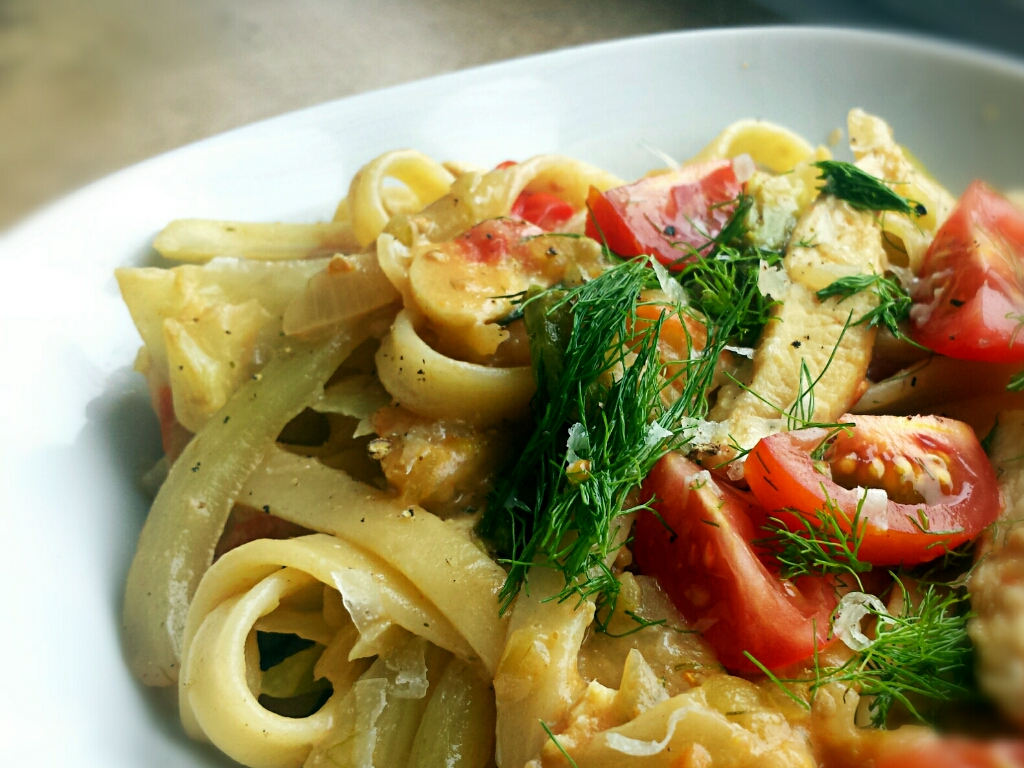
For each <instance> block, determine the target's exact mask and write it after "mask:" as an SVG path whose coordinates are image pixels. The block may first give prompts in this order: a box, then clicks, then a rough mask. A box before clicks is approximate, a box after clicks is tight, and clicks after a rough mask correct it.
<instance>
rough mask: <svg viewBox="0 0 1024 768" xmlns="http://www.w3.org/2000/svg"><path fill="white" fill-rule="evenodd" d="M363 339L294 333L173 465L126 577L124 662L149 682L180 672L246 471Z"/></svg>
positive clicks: (165, 681) (354, 333)
mask: <svg viewBox="0 0 1024 768" xmlns="http://www.w3.org/2000/svg"><path fill="white" fill-rule="evenodd" d="M364 338H365V333H364V332H363V331H361V330H356V329H354V328H347V329H345V330H342V331H339V332H338V333H337V334H336V335H335V336H334V337H333V338H331V339H329V340H328V341H327V342H323V341H320V342H318V343H310V344H307V343H300V342H296V343H294V344H293V345H292V346H290V347H288V348H287V351H284V350H282V352H281V353H280V354H279V355H278V356H277V357H276V358H275V359H274V360H272V361H271V362H270V363H268V364H267V366H266V367H265V368H264V369H263V372H262V373H261V374H260V375H259V376H258V377H253V379H251V380H249V381H248V382H246V383H245V384H244V385H243V386H242V387H241V388H240V389H239V390H238V391H237V392H235V393H234V395H233V396H232V397H231V399H230V400H229V401H228V403H227V405H225V406H224V408H223V409H221V410H220V411H219V412H218V413H217V415H216V416H215V417H214V418H213V419H211V420H210V421H209V422H207V424H206V426H205V427H204V428H203V429H202V430H201V431H200V432H199V433H198V434H197V435H196V436H195V437H194V438H193V439H192V441H191V442H190V443H189V444H188V446H187V447H186V448H185V450H184V451H183V452H182V454H181V456H180V457H179V458H178V460H177V461H176V462H175V463H174V465H173V466H172V467H171V470H170V473H169V474H168V476H167V480H166V481H165V482H164V484H163V486H161V488H160V492H159V493H158V494H157V497H156V499H155V500H154V501H153V506H152V507H151V508H150V511H149V517H147V518H146V524H145V526H143V529H142V533H141V535H140V536H139V543H138V547H137V548H136V550H135V558H134V559H133V560H132V565H131V568H130V569H129V570H128V582H127V584H126V586H125V596H124V614H123V625H124V632H125V655H126V656H127V657H128V664H129V666H130V667H131V669H132V672H134V673H135V675H136V676H138V677H139V679H141V680H142V682H144V683H146V684H147V685H169V684H170V683H173V682H174V681H175V680H177V679H178V672H179V666H180V655H181V647H182V646H181V638H182V635H183V633H184V630H185V623H186V618H187V616H188V610H189V603H190V602H191V600H192V596H193V594H194V593H195V591H196V589H197V587H198V585H199V581H200V579H201V578H202V576H203V574H204V573H205V571H206V570H207V568H208V567H209V565H210V563H211V562H212V561H213V551H214V548H215V547H216V545H217V540H218V539H219V538H220V535H221V533H222V532H223V530H224V524H225V522H226V521H227V517H228V514H229V513H230V511H231V507H232V505H233V504H234V501H235V499H236V498H237V496H238V493H239V491H240V490H241V488H242V486H243V484H244V483H245V479H246V477H248V476H249V474H250V473H251V472H252V470H253V469H255V468H256V467H257V466H258V465H259V463H260V461H261V460H262V459H263V456H264V452H265V451H266V449H267V447H268V446H270V445H273V440H274V438H275V437H276V436H277V435H278V434H279V433H280V432H281V430H282V429H283V428H284V425H285V424H287V423H288V422H289V421H290V420H291V419H292V418H294V417H295V416H296V415H297V414H298V413H300V412H301V411H302V409H303V408H305V407H306V406H308V405H311V404H312V403H314V402H316V400H317V399H319V396H320V393H321V392H322V387H323V384H324V382H326V381H327V379H329V378H330V376H331V374H332V373H333V372H334V371H335V369H337V367H338V366H339V365H340V364H341V362H342V361H343V360H344V359H345V358H347V357H348V356H349V355H350V354H351V352H352V350H354V349H355V348H356V347H357V346H359V343H360V342H362V340H363V339H364Z"/></svg>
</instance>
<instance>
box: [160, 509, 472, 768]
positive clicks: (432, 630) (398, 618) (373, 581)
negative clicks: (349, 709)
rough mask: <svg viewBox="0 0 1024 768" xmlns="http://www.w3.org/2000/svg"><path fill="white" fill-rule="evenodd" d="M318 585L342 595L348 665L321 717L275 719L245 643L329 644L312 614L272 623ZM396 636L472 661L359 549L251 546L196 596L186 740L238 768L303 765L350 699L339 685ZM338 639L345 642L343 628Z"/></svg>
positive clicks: (447, 625) (447, 626) (217, 569)
mask: <svg viewBox="0 0 1024 768" xmlns="http://www.w3.org/2000/svg"><path fill="white" fill-rule="evenodd" d="M424 514H426V513H424ZM321 582H322V583H323V584H324V585H325V586H326V587H329V588H330V589H332V590H337V592H338V593H340V595H341V599H342V600H343V601H344V606H345V609H346V610H347V611H348V613H349V615H350V617H351V624H353V625H354V626H355V629H356V630H357V632H358V640H357V641H356V642H355V643H354V644H353V645H351V646H348V645H346V648H347V649H348V653H347V654H345V656H347V658H348V661H347V662H346V661H345V659H344V658H343V657H342V656H341V654H334V659H333V662H334V665H335V666H336V665H337V664H338V663H341V664H349V665H354V666H353V668H352V669H349V670H345V669H342V670H340V672H339V671H337V670H336V671H335V673H334V674H333V675H331V677H332V683H334V684H335V686H336V689H335V691H334V694H333V696H332V700H331V701H329V702H328V704H327V705H325V706H324V707H322V708H321V709H320V710H319V711H318V712H316V713H315V714H313V715H310V716H308V717H305V718H289V717H282V716H280V715H277V714H275V713H273V712H270V711H269V710H267V709H265V708H264V707H263V706H262V705H261V704H260V703H259V701H258V699H257V695H258V682H255V683H254V670H253V666H254V661H255V660H254V659H252V658H249V659H248V660H247V658H246V643H247V640H248V638H249V637H250V636H251V633H252V631H253V630H254V629H256V628H260V629H271V630H275V631H281V630H285V631H294V632H296V634H300V636H307V635H316V636H317V637H315V638H311V639H318V641H320V642H324V641H325V640H327V642H325V643H324V644H325V645H329V644H330V640H328V639H327V638H326V637H325V636H323V634H322V633H323V632H324V631H325V630H326V629H328V628H329V625H328V624H327V623H326V622H321V623H320V626H314V625H315V623H316V622H312V621H311V620H310V619H311V618H312V617H313V616H315V612H309V611H305V612H296V611H287V610H286V609H282V610H281V613H282V614H283V616H281V617H280V618H279V619H278V621H277V622H274V621H273V619H274V618H275V616H277V614H275V610H276V609H277V608H278V606H279V605H280V603H281V601H282V600H283V599H285V598H288V597H290V596H293V595H295V594H296V593H298V592H300V591H302V590H305V589H308V588H309V587H310V586H315V585H316V584H317V583H321ZM325 602H326V601H325ZM302 614H306V615H305V616H302ZM264 617H266V618H264ZM297 617H301V618H299V619H298V620H296V618H297ZM289 619H290V621H289ZM268 620H270V621H268ZM397 628H402V629H404V630H406V631H408V632H410V633H412V634H414V635H418V636H420V637H423V638H424V639H426V640H428V641H429V642H431V643H433V644H434V645H436V646H438V647H441V648H445V649H447V650H450V651H452V652H453V653H455V654H457V655H459V656H461V657H463V658H467V657H473V655H474V654H473V650H472V648H471V647H470V646H469V644H468V643H467V642H466V640H465V639H464V638H463V637H462V636H461V635H460V633H459V632H458V630H456V629H455V627H454V626H453V625H452V623H451V622H450V621H449V620H448V619H447V617H446V616H445V615H444V614H443V613H442V612H441V611H439V610H438V609H437V608H436V607H435V606H434V605H433V604H432V603H431V602H430V601H428V600H426V599H425V598H424V596H423V594H422V592H420V590H419V589H418V588H417V587H416V586H415V585H414V584H413V583H412V582H410V581H409V580H408V579H407V578H406V577H405V576H403V575H402V574H401V573H399V572H398V571H396V570H395V569H393V568H391V567H390V566H388V565H387V564H386V563H384V562H382V561H381V560H380V559H379V558H376V557H374V556H373V555H371V554H369V553H367V552H366V551H364V550H362V549H360V548H359V547H356V546H353V545H352V544H349V543H348V542H346V541H343V540H340V539H337V538H335V537H333V536H326V535H323V534H313V535H311V536H305V537H302V538H298V539H291V540H287V541H274V540H269V539H260V540H257V541H253V542H250V543H249V544H246V545H244V546H242V547H239V548H238V549H235V550H232V551H231V552H229V553H227V554H226V555H224V557H222V558H221V559H220V560H218V561H217V563H216V564H214V565H213V566H212V567H211V568H210V570H209V571H208V573H207V575H206V576H205V577H204V578H203V581H202V583H201V585H200V589H199V590H198V591H197V593H196V597H195V600H194V601H193V604H192V609H191V611H190V612H189V620H188V624H187V626H186V630H185V637H184V641H183V649H184V651H183V665H182V673H181V677H180V680H179V694H180V695H179V707H180V709H181V718H182V722H183V723H184V725H185V728H186V730H187V731H188V733H189V734H190V735H191V736H193V737H194V738H203V737H205V738H208V739H209V740H210V741H212V742H213V743H215V744H216V745H217V746H218V747H219V748H220V749H221V750H223V751H224V752H225V753H227V754H228V755H230V756H231V757H233V758H234V759H235V760H238V761H239V762H242V763H244V764H245V765H249V766H253V767H254V768H279V767H282V766H297V765H301V764H302V762H303V761H304V760H305V758H306V756H307V755H308V754H309V752H310V750H311V749H312V747H313V745H314V744H316V743H317V742H318V741H319V740H320V739H322V738H323V737H324V736H325V735H326V734H327V733H328V731H329V730H330V729H331V727H332V724H333V723H332V715H331V712H332V710H333V704H334V703H335V702H336V701H337V700H340V699H341V698H342V697H343V696H344V695H345V694H346V693H347V690H343V689H341V685H339V683H341V682H342V681H343V680H345V681H347V682H348V683H351V682H353V681H354V680H355V679H356V678H357V677H358V675H359V674H360V673H361V671H362V665H360V664H359V662H358V659H360V658H362V657H365V656H368V655H374V654H375V653H377V652H378V651H380V648H381V646H380V641H381V639H382V638H384V637H385V635H386V634H387V633H391V634H393V633H394V630H395V629H397ZM304 630H305V631H304ZM337 634H338V636H339V637H340V638H341V639H342V640H343V641H346V640H347V641H348V642H351V639H349V637H348V636H349V635H350V634H351V631H350V629H349V624H348V623H346V624H343V625H342V627H341V629H339V630H337ZM406 636H407V635H406ZM332 637H333V633H332ZM325 653H326V651H325ZM250 656H251V651H250ZM256 679H257V680H258V677H257V678H256ZM254 689H255V690H254Z"/></svg>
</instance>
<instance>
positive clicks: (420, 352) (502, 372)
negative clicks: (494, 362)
mask: <svg viewBox="0 0 1024 768" xmlns="http://www.w3.org/2000/svg"><path fill="white" fill-rule="evenodd" d="M377 374H378V376H379V377H380V380H381V383H382V384H383V385H384V388H385V389H386V390H387V391H388V392H390V393H391V396H392V397H393V398H395V400H396V401H397V402H399V403H401V404H402V405H403V406H405V407H406V408H408V409H409V410H411V411H414V412H416V413H418V414H420V415H423V416H429V417H432V418H436V419H441V418H451V419H463V420H465V421H468V422H470V423H472V424H474V425H476V426H483V427H486V426H493V425H495V424H499V423H501V422H502V421H505V420H512V419H519V418H523V417H524V416H526V415H528V414H529V409H530V400H531V398H532V397H533V394H534V392H535V391H536V389H537V384H536V381H535V379H534V377H533V371H532V370H531V369H530V368H529V367H528V366H522V367H516V368H490V367H487V366H484V365H476V364H474V363H467V362H464V361H462V360H455V359H454V358H451V357H446V356H445V355H442V354H441V353H440V352H437V351H435V350H434V349H433V348H432V347H431V346H430V345H429V344H427V343H426V342H425V341H423V339H422V338H420V336H419V334H418V333H417V332H416V329H415V328H414V327H413V324H412V320H411V318H410V315H409V312H408V311H407V310H403V311H401V312H399V313H398V317H397V318H395V323H394V325H393V326H392V327H391V332H390V333H389V334H388V335H387V336H385V337H384V341H383V342H382V343H381V345H380V349H379V350H378V352H377Z"/></svg>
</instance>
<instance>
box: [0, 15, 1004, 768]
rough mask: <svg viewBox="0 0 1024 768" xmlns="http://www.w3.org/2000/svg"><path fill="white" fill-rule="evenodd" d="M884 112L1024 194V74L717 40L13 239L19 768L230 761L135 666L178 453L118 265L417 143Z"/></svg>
mask: <svg viewBox="0 0 1024 768" xmlns="http://www.w3.org/2000/svg"><path fill="white" fill-rule="evenodd" d="M853 106H860V107H863V108H865V109H867V110H869V111H871V112H875V113H878V114H880V115H883V116H885V117H886V118H887V119H889V120H890V121H891V123H892V125H893V126H894V127H895V129H896V133H897V137H898V139H899V140H900V141H901V142H903V143H905V144H907V145H909V146H910V147H912V148H913V150H914V152H915V154H917V155H918V156H919V157H920V158H921V159H922V160H923V161H924V162H925V163H926V164H927V165H928V166H929V167H930V168H931V169H932V170H933V171H934V173H935V174H936V175H937V176H938V177H939V178H940V179H942V180H944V181H945V182H946V183H947V184H948V185H949V186H950V188H951V189H952V190H953V191H954V192H959V191H960V190H962V189H963V187H964V186H965V185H966V184H967V183H968V182H969V181H970V180H971V179H972V178H973V177H983V178H986V179H988V180H990V181H991V182H993V183H995V184H998V185H1003V186H1013V185H1019V186H1024V152H1022V148H1024V67H1022V66H1021V65H1019V64H1017V63H1014V62H1011V61H1009V60H1005V59H1000V58H996V57H992V56H988V55H984V54H980V53H976V52H973V51H970V50H967V49H962V48H956V47H950V46H946V45H939V44H936V43H932V42H928V41H925V40H921V39H916V38H906V37H897V36H891V35H882V34H874V33H865V32H855V31H849V30H837V29H815V28H759V29H740V30H714V31H704V32H696V33H683V34H671V35H662V36H657V37H647V38H639V39H633V40H625V41H620V42H613V43H606V44H602V45H594V46H588V47H585V48H578V49H574V50H566V51H559V52H556V53H551V54H545V55H542V56H533V57H530V58H525V59H519V60H517V61H511V62H507V63H503V64H496V65H492V66H488V67H482V68H479V69H474V70H470V71H466V72H458V73H455V74H451V75H445V76H443V77H437V78H434V79H431V80H426V81H423V82H418V83H412V84H409V85H403V86H399V87H396V88H390V89H388V90H385V91H380V92H376V93H369V94H365V95H361V96H356V97H353V98H349V99H344V100H341V101H337V102H333V103H330V104H324V105H322V106H319V107H314V108H311V109H307V110H303V111H301V112H296V113H293V114H289V115H284V116H282V117H278V118H275V119H272V120H267V121H265V122H262V123H258V124H256V125H253V126H249V127H247V128H242V129H239V130H236V131H232V132H230V133H227V134H224V135H222V136H217V137H215V138H212V139H209V140H206V141H202V142H199V143H198V144H194V145H192V146H189V147H185V148H184V149H180V150H177V151H175V152H170V153H168V154H166V155H162V156H161V157H157V158H155V159H153V160H150V161H148V162H145V163H142V164H140V165H137V166H134V167H132V168H129V169H127V170H125V171H122V172H120V173H118V174H115V175H114V176H111V177H110V178H108V179H105V180H103V181H100V182H98V183H96V184H93V185H91V186H89V187H87V188H86V189H83V190H81V191H80V192H77V193H76V194H73V195H71V196H70V197H68V198H66V199H64V200H62V201H60V202H58V203H56V204H54V205H52V206H50V207H49V208H47V209H46V210H44V211H42V212H40V213H39V214H37V215H36V216H34V217H33V218H31V219H29V220H28V221H26V222H24V223H23V224H22V225H20V226H19V227H17V228H16V229H14V230H13V231H11V232H9V233H7V234H6V235H5V236H3V238H2V240H0V260H2V261H0V263H2V265H3V268H4V274H5V275H6V278H5V279H4V280H3V283H2V287H0V292H2V293H0V361H2V363H0V364H2V371H3V374H2V375H0V402H2V403H3V410H2V414H3V415H2V423H0V473H2V474H0V494H2V495H0V500H2V504H3V524H2V533H0V584H5V585H6V587H5V589H6V594H5V595H4V596H3V599H2V605H3V616H4V621H3V628H2V630H0V665H2V666H0V745H2V746H0V754H2V758H0V762H2V763H3V764H4V765H10V766H19V765H25V766H28V765H31V766H35V767H36V768H40V767H41V766H49V765H54V766H57V765H60V766H66V765H69V764H74V765H75V766H77V767H78V768H120V767H121V766H182V767H184V766H189V768H194V767H195V766H197V765H227V764H229V763H230V761H228V760H227V759H226V758H223V757H220V756H219V755H217V754H216V753H215V750H213V749H212V748H211V747H209V746H203V745H199V744H193V743H191V742H189V741H188V739H186V738H185V736H184V735H183V733H182V731H181V728H180V726H179V724H178V722H177V718H176V713H175V708H174V704H173V698H172V697H171V695H169V693H168V692H153V691H148V690H145V689H143V687H142V686H140V685H138V684H137V683H136V682H135V681H133V680H132V678H131V677H130V676H129V674H128V672H127V670H126V669H125V667H124V664H123V660H122V657H121V647H120V638H119V613H120V604H121V596H122V589H123V581H124V577H125V573H126V571H127V568H128V564H129V561H130V559H131V556H132V551H133V549H134V546H135V540H136V537H137V535H138V532H139V529H140V527H141V525H142V521H143V519H144V517H145V514H146V510H147V500H146V499H145V497H144V496H143V494H142V493H141V492H140V491H139V490H138V489H137V486H136V478H137V477H138V475H139V473H140V472H141V471H142V470H143V469H145V468H146V467H147V466H149V464H150V463H151V462H152V461H154V460H155V459H156V458H157V457H158V455H159V439H158V436H157V429H156V420H155V418H154V417H153V416H152V414H151V413H150V410H149V405H148V400H147V397H146V394H145V391H144V386H143V382H142V379H141V377H139V376H137V375H135V374H133V373H132V372H131V368H130V366H131V363H132V360H133V358H134V355H135V352H136V349H137V347H138V344H139V340H138V337H137V335H136V333H135V329H134V328H133V326H132V324H131V320H130V319H129V317H128V312H127V311H126V310H125V308H124V307H123V305H122V303H121V300H120V297H119V295H118V292H117V287H116V285H115V283H114V280H113V277H112V274H111V273H112V271H113V269H114V267H116V266H118V265H122V264H143V263H147V262H150V261H151V260H153V259H154V258H155V257H154V256H153V254H152V252H151V251H150V247H149V244H150V242H151V240H152V238H153V236H154V234H155V233H156V232H157V231H158V230H159V229H160V227H161V226H162V225H163V224H164V223H165V222H167V221H168V220H170V219H173V218H179V217H192V216H198V217H216V218H237V219H249V220H255V221H260V220H270V221H272V220H314V219H323V218H328V217H329V216H330V215H331V213H332V211H333V209H334V206H335V204H336V203H337V201H338V199H339V198H340V197H342V196H343V195H344V194H345V191H346V188H347V184H348V180H349V179H350V177H351V176H352V174H353V172H354V171H355V170H356V169H357V168H359V166H360V165H361V164H362V163H364V162H365V161H366V160H368V159H370V158H371V157H373V156H374V155H376V154H378V153H380V152H382V151H383V150H386V149H390V148H395V147H403V146H411V147H416V148H418V149H421V150H423V151H425V152H427V153H429V154H431V155H434V156H435V157H438V158H441V159H448V158H453V159H454V158H458V159H464V160H469V161H473V162H476V163H479V164H482V165H489V164H494V163H496V162H498V161H501V160H505V159H508V158H524V157H527V156H529V155H532V154H536V153H541V152H562V153H565V154H569V155H574V156H576V157H579V158H581V159H583V160H586V161H589V162H592V163H596V164H597V165H601V166H605V167H607V168H609V169H611V170H613V171H615V172H616V173H618V174H619V175H621V176H623V177H626V178H630V177H634V176H636V175H638V174H640V173H641V172H643V171H645V170H647V169H648V168H650V167H653V166H654V165H656V164H657V162H658V161H657V159H656V158H655V157H654V156H653V155H652V154H651V153H650V151H649V149H648V148H647V147H656V148H658V149H660V150H662V151H664V152H667V153H669V154H670V155H673V156H675V157H678V158H685V157H687V156H689V155H690V154H692V153H694V152H695V151H696V150H697V149H699V148H700V147H701V146H702V144H703V143H705V142H706V141H708V140H709V139H711V138H712V137H713V136H714V135H715V134H716V133H717V132H718V131H719V130H720V129H721V128H722V127H723V126H725V125H726V124H728V123H730V122H731V121H733V120H736V119H738V118H741V117H747V116H750V117H759V118H766V119H769V120H773V121H776V122H779V123H783V124H785V125H788V126H790V127H792V128H794V129H796V130H797V131H799V132H800V133H802V134H804V135H805V136H807V137H808V138H809V139H811V140H812V141H819V142H823V141H825V139H826V137H827V136H828V135H829V134H830V132H831V131H832V130H833V129H834V128H836V127H840V126H844V125H845V116H846V112H847V110H848V109H849V108H850V107H853Z"/></svg>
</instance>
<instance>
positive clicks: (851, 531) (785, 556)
mask: <svg viewBox="0 0 1024 768" xmlns="http://www.w3.org/2000/svg"><path fill="white" fill-rule="evenodd" d="M866 499H867V496H866V495H865V496H863V497H862V498H861V499H860V501H859V502H858V503H857V511H856V513H855V514H854V516H853V519H852V520H850V521H849V523H848V525H845V526H844V525H843V524H842V523H841V522H840V521H841V520H843V521H845V520H846V519H847V515H846V513H845V512H844V511H843V510H842V508H841V507H840V506H839V504H838V503H837V502H836V501H835V500H834V499H832V498H830V497H829V495H828V493H826V494H825V503H824V504H823V505H822V508H821V509H819V510H817V511H816V512H815V515H814V517H813V518H808V517H805V516H804V515H802V514H800V512H798V511H796V510H787V511H792V513H793V517H794V518H796V520H797V521H799V523H800V526H801V527H800V529H798V530H791V529H790V528H789V526H787V525H786V523H785V522H784V521H783V520H781V519H779V518H777V517H771V518H769V520H768V525H766V526H765V528H764V530H765V532H766V533H767V534H768V535H767V536H766V537H765V538H762V539H758V540H756V541H755V542H754V544H755V545H756V546H759V547H761V548H762V549H764V550H765V551H767V552H769V553H771V554H772V555H773V556H774V557H775V559H776V560H777V561H778V563H779V566H780V570H779V576H781V577H782V578H783V579H793V578H798V577H800V576H812V575H824V574H834V575H840V576H841V575H847V576H851V577H852V578H853V579H854V581H856V582H857V586H858V587H859V588H860V589H863V588H864V587H863V584H862V583H861V580H860V574H862V573H867V572H868V571H870V570H871V567H872V566H871V564H870V563H867V562H865V561H863V560H861V559H860V558H859V556H858V555H859V553H860V546H861V544H862V543H863V541H864V532H865V528H866V526H867V521H865V520H864V519H862V517H861V510H862V509H863V507H864V502H865V500H866Z"/></svg>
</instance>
